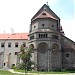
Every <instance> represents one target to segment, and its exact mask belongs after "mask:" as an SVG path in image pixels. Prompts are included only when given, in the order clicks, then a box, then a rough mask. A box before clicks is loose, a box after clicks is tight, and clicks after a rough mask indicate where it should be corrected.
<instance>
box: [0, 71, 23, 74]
mask: <svg viewBox="0 0 75 75" xmlns="http://www.w3.org/2000/svg"><path fill="white" fill-rule="evenodd" d="M0 75H23V74H12V73H11V72H8V71H5V70H0Z"/></svg>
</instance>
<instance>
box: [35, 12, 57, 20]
mask: <svg viewBox="0 0 75 75" xmlns="http://www.w3.org/2000/svg"><path fill="white" fill-rule="evenodd" d="M43 14H44V15H43ZM37 18H52V19H55V20H57V19H56V18H55V17H53V16H52V15H51V14H49V13H47V12H46V11H43V12H41V14H39V15H38V16H37V17H35V18H34V20H35V19H37Z"/></svg>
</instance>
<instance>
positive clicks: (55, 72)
mask: <svg viewBox="0 0 75 75" xmlns="http://www.w3.org/2000/svg"><path fill="white" fill-rule="evenodd" d="M14 71H15V72H23V73H24V72H25V70H14ZM29 73H33V74H34V73H36V74H68V73H75V71H62V72H58V71H54V72H39V71H30V72H29Z"/></svg>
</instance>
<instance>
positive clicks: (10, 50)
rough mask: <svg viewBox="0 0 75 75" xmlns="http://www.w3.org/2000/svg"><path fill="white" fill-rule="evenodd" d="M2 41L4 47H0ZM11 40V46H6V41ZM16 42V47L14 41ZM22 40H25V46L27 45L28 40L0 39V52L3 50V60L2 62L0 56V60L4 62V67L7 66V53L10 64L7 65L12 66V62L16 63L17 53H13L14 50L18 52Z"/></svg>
mask: <svg viewBox="0 0 75 75" xmlns="http://www.w3.org/2000/svg"><path fill="white" fill-rule="evenodd" d="M2 42H4V43H5V47H3V48H2V47H1V43H2ZM9 42H11V47H8V43H9ZM16 42H18V47H15V43H16ZM23 42H26V47H27V46H28V40H0V53H1V52H4V55H3V62H2V58H1V62H2V64H3V63H5V66H4V67H7V63H8V55H9V54H10V53H11V54H10V60H9V61H10V64H9V67H11V66H12V64H15V65H16V63H17V55H15V52H19V51H20V46H21V45H22V44H23ZM2 64H0V66H2Z"/></svg>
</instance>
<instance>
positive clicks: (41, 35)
mask: <svg viewBox="0 0 75 75" xmlns="http://www.w3.org/2000/svg"><path fill="white" fill-rule="evenodd" d="M47 37H48V35H47V34H39V38H47Z"/></svg>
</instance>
